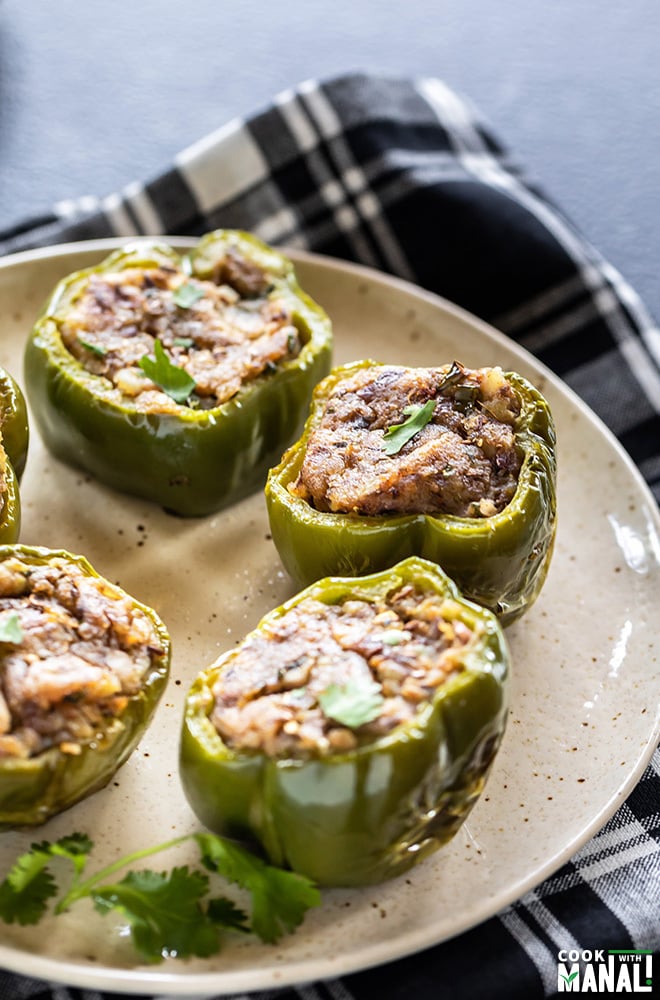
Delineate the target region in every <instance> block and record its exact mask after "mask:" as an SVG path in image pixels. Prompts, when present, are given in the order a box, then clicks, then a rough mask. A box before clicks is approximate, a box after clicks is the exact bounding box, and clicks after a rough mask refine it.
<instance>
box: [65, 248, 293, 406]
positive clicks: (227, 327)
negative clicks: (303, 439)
mask: <svg viewBox="0 0 660 1000" xmlns="http://www.w3.org/2000/svg"><path fill="white" fill-rule="evenodd" d="M213 278H214V280H202V279H199V278H191V277H189V276H188V275H186V274H184V273H183V271H180V270H179V269H177V268H176V267H168V266H165V265H163V266H159V267H157V266H152V267H145V268H140V267H129V268H126V269H125V270H123V271H116V272H111V273H97V274H92V275H91V277H90V278H89V280H88V282H87V284H86V285H85V287H84V288H83V290H82V291H81V293H80V294H79V295H78V297H77V298H76V299H75V300H74V301H73V302H72V304H71V306H70V308H69V309H68V312H67V315H66V317H65V318H63V319H62V320H61V321H60V333H61V336H62V340H63V343H64V344H65V346H66V347H67V349H68V350H69V351H70V352H71V354H73V355H74V357H75V358H76V359H77V360H78V361H79V362H80V363H81V364H82V365H83V366H84V367H85V368H86V369H87V371H89V372H91V373H92V374H94V375H102V376H105V378H107V379H108V380H109V382H110V383H111V385H112V387H113V390H112V391H113V392H114V394H115V395H116V397H117V400H118V401H122V400H124V401H125V400H126V398H129V399H131V401H132V402H133V403H134V405H135V406H136V407H137V409H139V410H142V411H145V412H175V411H176V410H177V408H178V406H179V405H182V404H183V405H188V406H192V407H196V408H201V409H210V408H213V407H216V406H219V405H221V404H222V403H224V402H226V401H227V400H229V399H231V398H232V397H233V396H235V395H236V394H237V393H238V392H239V390H240V389H241V387H242V386H243V385H245V384H246V383H249V382H251V381H252V380H253V379H255V378H258V377H259V376H260V375H263V374H266V373H269V372H271V371H273V370H274V369H275V368H276V367H277V365H279V364H281V363H283V362H284V361H287V360H288V359H290V358H293V357H296V356H297V355H298V354H299V352H300V350H301V347H302V344H301V339H300V334H299V332H298V330H297V328H296V326H295V325H294V322H293V316H292V314H291V310H290V309H289V307H288V306H287V304H286V303H285V302H284V301H283V299H282V298H281V297H278V296H277V295H276V294H274V293H273V292H272V290H271V289H270V286H269V284H268V281H267V280H266V276H265V273H264V272H263V271H262V270H261V269H260V268H258V267H257V266H256V265H254V264H252V263H250V262H249V261H245V260H243V258H241V257H239V256H238V255H237V254H228V255H227V257H226V258H225V260H224V261H223V262H222V265H221V266H220V265H219V266H218V268H216V272H215V273H214V275H213ZM156 342H158V343H159V345H160V346H159V350H160V349H162V353H163V355H164V356H165V357H166V359H167V363H168V364H169V365H170V366H172V367H171V370H173V369H179V370H180V371H181V372H182V373H184V375H185V376H186V377H187V378H188V379H189V383H188V384H189V386H190V392H189V393H188V394H187V395H186V394H185V392H184V391H183V390H179V389H178V388H176V389H175V391H174V393H172V392H170V382H171V380H169V379H164V380H163V379H161V380H160V381H154V379H153V378H150V377H149V375H148V374H147V371H145V369H144V365H142V362H143V360H144V359H145V358H147V359H152V358H157V355H156V349H155V344H156ZM146 367H147V370H148V369H149V365H148V364H147V366H146ZM175 381H178V382H181V379H177V380H175ZM163 382H164V384H163Z"/></svg>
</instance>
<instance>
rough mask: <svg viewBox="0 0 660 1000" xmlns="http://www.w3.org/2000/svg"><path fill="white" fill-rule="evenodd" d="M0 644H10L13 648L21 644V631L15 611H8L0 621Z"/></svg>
mask: <svg viewBox="0 0 660 1000" xmlns="http://www.w3.org/2000/svg"><path fill="white" fill-rule="evenodd" d="M0 642H10V643H11V644H12V645H13V646H18V645H19V644H20V643H21V642H23V629H22V628H21V622H20V619H19V617H18V615H17V613H16V612H15V611H10V612H9V614H8V615H5V616H4V618H2V619H0Z"/></svg>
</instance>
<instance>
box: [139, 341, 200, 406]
mask: <svg viewBox="0 0 660 1000" xmlns="http://www.w3.org/2000/svg"><path fill="white" fill-rule="evenodd" d="M154 354H155V356H156V360H155V361H154V359H153V358H151V357H150V356H149V355H148V354H145V355H144V357H142V358H140V361H139V362H138V363H139V365H140V368H141V369H142V371H143V372H144V374H145V375H146V376H147V378H150V379H151V381H152V382H155V383H156V385H157V386H159V387H160V388H161V389H162V390H163V392H166V393H167V395H168V396H170V398H171V399H173V400H174V402H175V403H185V401H186V400H187V399H188V397H189V396H190V394H191V392H192V391H193V389H194V388H195V380H194V378H191V376H190V375H189V374H188V372H187V371H184V370H183V368H179V366H178V365H175V364H174V363H173V362H172V361H170V359H169V358H168V356H167V354H166V353H165V351H164V349H163V345H162V344H161V342H160V340H158V338H156V340H155V341H154Z"/></svg>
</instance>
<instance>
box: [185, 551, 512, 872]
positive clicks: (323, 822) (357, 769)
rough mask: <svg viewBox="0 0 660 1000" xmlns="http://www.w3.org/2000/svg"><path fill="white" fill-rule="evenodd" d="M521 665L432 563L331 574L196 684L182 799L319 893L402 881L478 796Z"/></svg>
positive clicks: (483, 613)
mask: <svg viewBox="0 0 660 1000" xmlns="http://www.w3.org/2000/svg"><path fill="white" fill-rule="evenodd" d="M508 670H509V654H508V650H507V645H506V642H505V639H504V636H503V633H502V629H501V626H500V625H499V623H498V621H497V618H496V617H495V616H494V615H493V614H491V612H489V611H488V610H486V609H484V608H481V607H479V606H478V605H475V604H473V603H472V602H468V601H466V600H465V599H464V598H462V596H461V595H460V593H459V591H458V589H457V588H456V586H455V585H454V584H453V582H452V581H450V580H449V579H448V577H447V576H446V575H445V574H444V573H443V572H442V570H441V569H440V568H439V567H438V566H436V565H435V564H433V563H430V562H427V561H425V560H423V559H419V558H416V557H411V558H409V559H406V560H404V561H403V562H401V563H399V564H398V565H397V566H394V567H392V568H390V569H388V570H385V571H383V572H381V573H376V574H372V575H370V576H365V577H361V578H359V579H355V578H339V577H332V578H328V579H325V580H321V581H320V582H318V583H316V584H315V585H313V586H312V587H309V588H307V589H306V590H304V591H302V592H301V593H300V594H298V595H297V596H296V597H294V598H292V599H291V600H289V601H288V602H287V603H285V604H284V605H282V606H281V607H279V608H277V609H276V610H275V611H273V612H271V613H270V614H269V615H267V616H266V617H265V618H264V619H262V621H261V622H260V623H259V625H258V626H257V628H256V629H255V630H254V631H253V632H252V633H250V634H249V635H248V636H247V637H246V639H245V640H244V641H243V643H241V644H240V646H238V647H237V648H236V649H233V650H231V651H230V652H228V653H226V654H225V655H224V656H222V657H220V659H219V660H217V661H216V662H215V663H214V664H213V665H212V666H211V667H210V668H209V669H207V670H204V671H203V672H202V673H201V674H200V675H199V676H198V677H197V679H196V680H195V681H194V683H193V685H192V687H191V688H190V691H189V693H188V696H187V699H186V707H185V716H184V722H183V732H182V740H181V752H180V772H181V779H182V783H183V787H184V790H185V792H186V795H187V797H188V800H189V802H190V804H191V806H192V808H193V810H194V811H195V813H196V814H197V816H198V817H199V819H200V820H201V821H202V822H203V823H205V824H206V825H207V826H208V827H210V828H211V829H212V830H214V831H216V832H219V833H223V834H226V835H228V836H231V837H236V838H238V839H245V840H248V841H253V842H256V843H257V844H258V845H260V847H261V848H262V849H263V851H264V852H265V854H266V855H267V856H268V858H269V859H270V860H271V861H272V862H273V863H274V864H276V865H280V866H288V867H290V868H291V869H293V870H294V871H297V872H299V873H300V874H303V875H306V876H308V877H309V878H311V879H313V880H314V881H315V882H317V883H318V884H319V885H326V886H333V885H344V886H358V885H366V884H369V883H374V882H379V881H382V880H384V879H387V878H391V877H393V876H395V875H400V874H401V873H403V872H405V871H406V870H407V869H409V868H410V867H411V866H412V865H413V864H415V863H416V862H418V861H420V860H422V859H423V858H425V857H427V856H428V855H429V854H430V853H432V852H433V851H435V850H436V849H437V848H438V847H439V846H440V845H441V844H443V843H445V842H446V841H447V840H449V839H450V838H451V837H452V836H453V835H454V834H455V832H456V831H457V829H458V828H459V827H460V825H461V823H462V822H463V820H464V819H465V817H466V816H467V814H468V812H469V811H470V809H471V807H472V806H473V804H474V803H475V801H476V800H477V798H478V796H479V794H480V792H481V790H482V788H483V786H484V783H485V780H486V775H487V773H488V770H489V767H490V764H491V762H492V760H493V758H494V755H495V753H496V750H497V748H498V746H499V744H500V740H501V737H502V734H503V731H504V726H505V718H506V705H507V677H508Z"/></svg>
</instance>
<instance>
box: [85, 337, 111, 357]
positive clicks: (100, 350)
mask: <svg viewBox="0 0 660 1000" xmlns="http://www.w3.org/2000/svg"><path fill="white" fill-rule="evenodd" d="M78 343H79V344H80V346H81V347H84V348H85V350H86V351H91V353H92V354H96V356H97V357H98V358H104V357H105V356H106V354H107V353H108V349H107V348H106V347H103V346H102V345H101V344H90V342H89V340H83V339H82V338H81V337H78Z"/></svg>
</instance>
